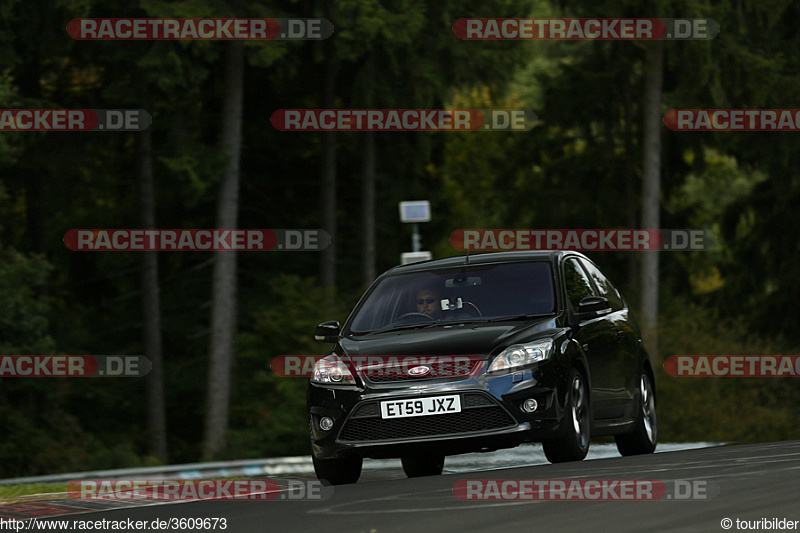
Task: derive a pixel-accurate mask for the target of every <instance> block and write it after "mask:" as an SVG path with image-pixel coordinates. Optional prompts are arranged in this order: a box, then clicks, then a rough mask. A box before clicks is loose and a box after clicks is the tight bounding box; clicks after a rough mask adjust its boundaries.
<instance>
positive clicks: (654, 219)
mask: <svg viewBox="0 0 800 533" xmlns="http://www.w3.org/2000/svg"><path fill="white" fill-rule="evenodd" d="M648 45H649V46H648V48H647V60H646V61H647V65H646V69H645V72H646V74H645V75H646V79H645V94H644V132H643V133H644V142H643V153H642V155H643V162H644V183H643V186H642V228H644V229H659V228H660V220H661V218H660V207H661V203H660V196H661V127H662V126H661V82H662V77H663V58H664V47H663V42H662V41H655V42H652V43H648ZM658 258H659V252H645V253H644V254H643V257H642V275H641V282H642V289H641V298H642V312H641V317H642V333H643V335H644V340H645V342H646V343H647V345H648V349H649V351H650V354H651V355H652V356H653V357H654V358H656V360H657V358H658V286H659V282H658Z"/></svg>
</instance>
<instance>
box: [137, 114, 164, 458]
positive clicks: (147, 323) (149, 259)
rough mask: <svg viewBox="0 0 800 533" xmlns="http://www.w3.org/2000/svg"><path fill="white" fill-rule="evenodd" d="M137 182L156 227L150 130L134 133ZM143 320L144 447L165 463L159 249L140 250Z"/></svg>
mask: <svg viewBox="0 0 800 533" xmlns="http://www.w3.org/2000/svg"><path fill="white" fill-rule="evenodd" d="M136 141H137V143H136V152H137V153H136V159H137V161H138V181H139V221H140V222H141V224H142V228H145V229H155V227H156V207H155V194H154V192H153V148H152V136H151V133H150V129H146V130H144V131H143V132H141V133H137V134H136ZM141 276H142V279H141V283H142V322H143V324H144V332H143V343H144V356H145V357H147V358H148V359H150V362H151V363H152V365H153V367H152V369H151V370H150V374H149V375H148V376H147V437H148V438H147V447H148V452H149V453H150V455H153V456H154V457H157V458H158V460H159V461H161V462H162V463H166V462H167V459H168V454H167V416H166V409H165V406H164V370H163V362H162V350H161V303H160V300H159V289H158V252H142V273H141Z"/></svg>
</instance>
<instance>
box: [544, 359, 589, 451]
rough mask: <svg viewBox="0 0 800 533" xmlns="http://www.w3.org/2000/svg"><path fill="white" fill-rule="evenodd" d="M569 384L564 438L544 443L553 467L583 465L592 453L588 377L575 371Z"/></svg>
mask: <svg viewBox="0 0 800 533" xmlns="http://www.w3.org/2000/svg"><path fill="white" fill-rule="evenodd" d="M569 384H570V386H569V392H568V394H567V404H566V410H565V413H564V421H565V424H564V431H563V434H562V435H561V436H560V437H559V438H556V439H549V440H545V441H543V442H542V448H543V449H544V455H545V457H547V460H548V461H550V462H551V463H566V462H569V461H580V460H582V459H583V458H584V457H586V454H587V453H588V452H589V440H590V438H591V429H590V427H591V426H590V421H591V415H590V414H591V404H590V400H589V385H588V382H587V380H586V377H585V376H584V375H583V374H582V373H581V372H579V371H578V370H576V369H574V368H573V369H572V372H571V373H570V377H569Z"/></svg>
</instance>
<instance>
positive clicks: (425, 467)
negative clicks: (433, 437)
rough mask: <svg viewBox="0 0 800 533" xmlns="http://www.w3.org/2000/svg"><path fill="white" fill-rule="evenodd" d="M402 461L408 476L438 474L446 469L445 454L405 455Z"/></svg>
mask: <svg viewBox="0 0 800 533" xmlns="http://www.w3.org/2000/svg"><path fill="white" fill-rule="evenodd" d="M400 462H401V463H403V472H405V473H406V475H407V476H408V477H425V476H438V475H439V474H441V473H442V470H443V469H444V455H432V456H413V457H403V458H402V459H401V460H400Z"/></svg>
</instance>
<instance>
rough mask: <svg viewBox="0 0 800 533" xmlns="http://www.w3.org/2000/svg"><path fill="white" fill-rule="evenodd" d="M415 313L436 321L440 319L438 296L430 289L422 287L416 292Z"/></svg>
mask: <svg viewBox="0 0 800 533" xmlns="http://www.w3.org/2000/svg"><path fill="white" fill-rule="evenodd" d="M417 312H418V313H423V314H426V315H428V316H429V317H431V318H435V319H436V320H438V319H439V318H441V306H440V303H439V295H438V294H437V293H436V291H435V290H433V289H432V288H430V287H423V288H421V289H419V290H418V291H417Z"/></svg>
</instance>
